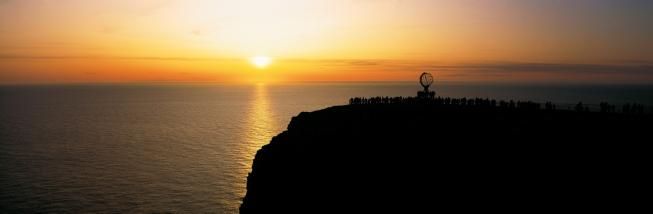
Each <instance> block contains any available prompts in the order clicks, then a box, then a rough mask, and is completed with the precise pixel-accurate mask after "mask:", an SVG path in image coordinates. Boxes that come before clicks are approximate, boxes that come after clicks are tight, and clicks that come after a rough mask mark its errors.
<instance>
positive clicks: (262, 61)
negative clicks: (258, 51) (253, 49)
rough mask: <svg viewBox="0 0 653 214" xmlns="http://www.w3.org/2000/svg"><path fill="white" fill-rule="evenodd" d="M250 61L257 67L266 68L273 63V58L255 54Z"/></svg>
mask: <svg viewBox="0 0 653 214" xmlns="http://www.w3.org/2000/svg"><path fill="white" fill-rule="evenodd" d="M249 61H250V63H252V64H253V65H254V66H256V67H257V68H261V69H262V68H266V67H268V65H270V63H272V58H270V57H268V56H255V57H252V58H250V59H249Z"/></svg>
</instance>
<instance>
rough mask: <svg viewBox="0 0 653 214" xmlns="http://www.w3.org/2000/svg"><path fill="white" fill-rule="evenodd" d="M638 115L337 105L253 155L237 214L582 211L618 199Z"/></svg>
mask: <svg viewBox="0 0 653 214" xmlns="http://www.w3.org/2000/svg"><path fill="white" fill-rule="evenodd" d="M652 121H653V120H651V117H650V116H646V115H644V116H642V115H638V116H633V115H623V114H608V113H588V112H580V113H578V112H571V111H544V110H540V111H528V110H516V109H502V108H475V107H447V106H433V105H418V104H410V105H409V104H383V105H349V106H338V107H331V108H327V109H324V110H320V111H316V112H310V113H306V112H303V113H301V114H299V115H298V116H296V117H294V118H293V119H292V121H291V122H290V124H289V125H288V130H287V131H285V132H283V133H281V134H279V135H278V136H276V137H274V138H273V139H272V141H271V142H270V144H268V145H266V146H264V147H263V148H261V150H259V151H258V152H257V154H256V157H255V160H254V164H253V169H252V172H251V173H250V175H249V176H248V180H247V195H246V196H245V198H244V199H243V204H242V206H241V213H315V212H335V213H341V212H366V213H369V212H380V211H382V212H388V211H390V212H392V211H396V212H401V213H406V212H417V211H420V212H423V211H429V212H431V211H445V210H457V211H469V210H472V211H480V210H502V211H508V210H515V211H517V210H519V211H523V208H527V209H528V210H529V211H530V210H542V209H545V210H556V211H558V210H560V209H563V208H564V210H569V209H578V210H587V209H588V208H602V209H603V208H608V207H607V206H609V207H613V206H612V205H614V206H617V205H618V204H621V203H622V202H624V201H631V202H636V201H637V200H638V199H637V198H636V197H633V195H631V194H629V193H628V190H629V188H631V189H634V188H637V187H638V185H639V184H640V183H638V182H639V181H641V180H640V179H642V177H640V175H641V173H640V172H645V171H644V169H640V168H639V167H641V166H642V164H641V163H643V161H647V159H649V158H648V157H647V156H648V154H645V153H647V152H646V151H649V150H648V149H643V148H647V147H646V145H647V144H649V141H650V138H649V136H650V135H648V132H650V128H651V125H650V124H651V122H652Z"/></svg>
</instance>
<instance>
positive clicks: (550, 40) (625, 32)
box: [0, 0, 653, 84]
mask: <svg viewBox="0 0 653 214" xmlns="http://www.w3.org/2000/svg"><path fill="white" fill-rule="evenodd" d="M617 2H618V3H617ZM651 6H652V5H649V4H646V3H644V4H640V3H635V2H629V1H624V3H621V1H615V2H608V1H598V2H595V1H587V2H585V1H582V2H576V1H569V2H568V1H536V2H531V1H499V0H497V1H463V0H438V1H435V0H414V1H399V0H375V1H371V0H368V1H363V0H360V1H354V0H311V1H306V0H269V1H260V0H239V1H233V0H231V1H230V0H185V1H177V0H142V1H129V0H112V1H106V0H105V1H85V0H59V1H46V0H21V1H13V0H9V1H7V0H0V84H20V83H69V82H70V83H77V82H225V83H235V82H251V81H264V82H293V81H401V80H406V81H413V80H414V79H415V76H416V75H419V74H420V73H421V72H420V71H421V70H423V69H433V70H434V71H437V75H438V78H440V79H441V80H447V81H524V80H528V81H604V82H608V83H613V82H615V81H618V82H642V83H649V82H651V81H653V75H651V74H650V72H643V71H644V70H646V69H647V68H648V67H646V66H650V64H653V63H650V62H653V61H652V59H653V48H651V47H652V46H651V42H650V36H649V35H653V30H651V28H650V27H648V25H647V24H649V21H648V20H650V19H651V18H650V15H649V14H651V13H650V12H649V11H650V10H651V9H650V8H651ZM579 11H582V12H581V13H579ZM252 54H261V55H260V56H253V55H252ZM264 55H266V56H264ZM270 56H274V58H270ZM250 57H251V58H250ZM248 62H249V63H248ZM640 62H643V63H645V65H641V63H640ZM605 64H608V65H607V66H601V65H605ZM613 64H614V65H613ZM631 64H632V65H631ZM590 65H592V66H590ZM597 67H600V69H597ZM263 69H265V70H266V72H249V71H251V70H259V71H262V70H263ZM615 69H616V70H618V71H620V72H600V71H603V70H610V71H612V70H615ZM595 70H597V71H599V72H595ZM621 71H623V72H621ZM630 71H633V72H630Z"/></svg>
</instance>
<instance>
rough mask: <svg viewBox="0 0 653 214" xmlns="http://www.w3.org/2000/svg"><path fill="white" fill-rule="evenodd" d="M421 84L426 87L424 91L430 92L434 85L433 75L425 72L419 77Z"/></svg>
mask: <svg viewBox="0 0 653 214" xmlns="http://www.w3.org/2000/svg"><path fill="white" fill-rule="evenodd" d="M419 83H420V84H422V87H424V91H429V86H431V84H433V75H431V73H427V72H424V73H422V75H420V76H419Z"/></svg>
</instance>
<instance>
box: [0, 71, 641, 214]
mask: <svg viewBox="0 0 653 214" xmlns="http://www.w3.org/2000/svg"><path fill="white" fill-rule="evenodd" d="M419 89H420V87H419V86H418V85H417V84H414V83H347V84H328V83H321V84H293V85H238V86H235V85H230V86H226V85H84V86H81V85H77V86H1V87H0V213H5V212H19V213H24V212H72V213H80V212H103V213H106V212H121V213H122V212H163V211H165V212H184V213H198V212H202V213H205V212H209V213H235V212H237V209H238V206H239V205H240V200H241V198H242V197H243V196H244V194H245V183H246V177H247V173H248V172H249V171H250V166H251V163H252V160H253V157H254V154H255V153H256V151H257V150H258V149H259V148H260V147H261V146H262V145H264V144H266V143H268V142H269V140H270V138H271V137H272V136H274V135H276V134H277V133H279V132H281V131H283V130H284V129H285V128H286V125H287V124H288V122H289V121H290V119H291V117H292V116H294V115H297V114H298V113H299V112H301V111H312V110H318V109H321V108H325V107H328V106H332V105H341V104H346V102H347V100H348V98H349V97H353V96H413V95H414V94H415V92H416V91H417V90H419ZM435 89H436V91H437V92H438V95H442V96H452V97H462V96H467V97H476V96H478V97H490V98H498V99H520V100H533V101H538V102H544V101H553V102H554V103H558V104H559V106H563V108H565V107H564V106H571V105H573V104H574V103H577V102H578V101H583V102H585V103H590V104H598V103H599V102H601V101H608V102H611V103H614V104H622V103H626V102H638V103H642V104H646V105H653V86H606V85H604V86H591V85H586V86H565V85H556V86H545V85H530V86H529V85H481V84H456V83H448V84H441V85H438V86H437V87H435Z"/></svg>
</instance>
